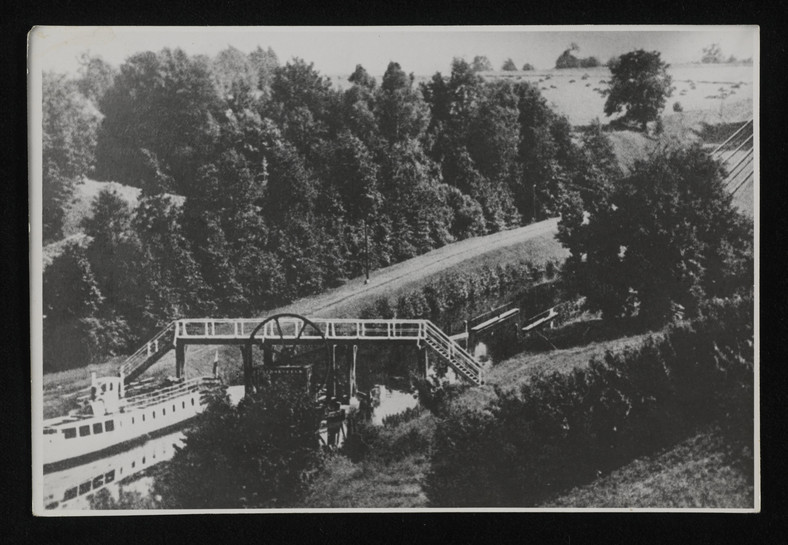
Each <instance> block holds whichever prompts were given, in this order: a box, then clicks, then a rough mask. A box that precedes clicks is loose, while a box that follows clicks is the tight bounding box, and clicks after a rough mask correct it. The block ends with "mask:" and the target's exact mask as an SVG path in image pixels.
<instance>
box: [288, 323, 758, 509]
mask: <svg viewBox="0 0 788 545" xmlns="http://www.w3.org/2000/svg"><path fill="white" fill-rule="evenodd" d="M653 334H654V332H642V331H641V332H634V331H629V332H627V331H620V330H619V331H618V334H616V330H615V329H611V328H608V327H606V326H605V325H604V324H603V323H601V322H600V321H598V320H594V319H589V317H588V316H582V317H580V318H579V319H577V320H575V321H574V322H572V323H569V324H566V325H565V326H563V327H561V328H559V329H557V330H555V331H554V332H550V333H549V334H548V337H549V339H550V341H551V342H552V343H553V344H555V345H556V346H557V347H558V349H557V350H552V351H549V352H536V351H531V352H528V351H527V352H523V353H520V354H518V355H516V356H514V357H512V358H509V359H507V360H505V361H503V362H501V363H499V364H498V365H496V366H495V367H494V368H493V369H492V371H491V372H490V373H489V374H488V375H487V376H486V381H487V382H486V384H485V385H484V386H482V387H479V388H471V389H468V390H466V391H465V392H463V393H462V394H461V395H460V396H459V397H458V398H457V399H455V400H454V401H453V403H454V405H455V406H458V407H463V408H469V409H475V410H483V409H484V407H485V405H486V404H487V402H488V401H489V400H491V399H492V398H493V396H494V388H495V387H499V388H502V389H504V390H517V389H519V388H520V386H521V385H523V384H525V383H527V382H529V381H530V380H531V379H532V378H533V377H535V376H536V375H538V374H541V373H547V372H552V371H557V372H559V373H564V374H568V373H570V372H571V371H572V370H574V369H578V368H583V367H585V366H587V364H588V362H589V360H590V359H592V358H600V357H602V356H603V355H604V354H605V352H607V351H611V352H618V351H620V350H622V349H624V348H626V347H631V346H636V345H638V344H640V343H641V342H642V341H643V340H644V339H645V338H646V337H647V336H649V335H653ZM657 334H659V333H657ZM586 341H588V342H587V343H586ZM581 343H583V344H581ZM573 345H574V346H573ZM437 422H438V420H437V419H436V417H435V416H433V415H432V414H431V413H429V412H426V411H424V412H422V414H420V415H419V416H418V417H416V418H414V419H413V420H410V421H407V422H405V423H403V424H400V425H399V426H396V427H391V428H384V429H383V430H382V432H381V433H380V435H379V437H378V438H377V440H376V441H375V443H374V447H373V448H372V450H371V451H370V452H369V453H368V454H367V455H366V457H364V458H363V459H362V460H361V461H359V462H356V463H353V462H352V461H351V460H349V459H348V458H346V457H345V456H337V457H334V458H332V459H330V460H329V461H328V463H327V465H326V467H325V469H324V471H323V472H322V473H321V475H320V476H319V477H318V479H317V481H316V482H315V483H314V484H313V486H312V492H311V494H310V495H309V496H308V497H307V498H306V499H305V500H304V502H303V506H304V507H329V508H330V507H335V508H350V507H353V508H375V507H378V508H395V507H396V508H419V507H427V506H428V501H427V497H426V495H425V494H424V492H423V489H422V484H423V483H424V482H425V479H426V475H427V473H428V471H429V469H430V463H429V457H430V453H431V444H432V441H433V435H434V432H435V429H436V426H437ZM747 459H748V457H747V456H746V455H744V453H738V452H734V450H733V448H732V447H731V446H730V445H728V444H727V443H726V440H725V438H724V436H723V435H722V434H721V433H719V431H718V430H717V428H716V427H714V426H710V427H707V428H703V429H701V430H699V431H698V432H697V433H696V434H695V435H693V436H691V437H689V438H685V439H683V440H681V441H680V442H678V443H677V444H675V445H673V446H670V447H667V448H664V449H661V450H659V451H657V452H655V453H653V454H650V455H648V456H643V457H640V458H638V459H636V460H634V461H632V462H631V463H629V464H627V465H625V466H622V467H620V468H618V469H615V470H613V471H612V472H610V473H609V474H607V475H601V476H600V477H599V478H598V479H597V480H596V481H594V482H592V483H589V484H587V485H584V486H581V487H577V488H575V489H571V490H567V491H564V492H561V493H560V494H559V495H558V496H556V497H553V498H552V499H550V500H548V501H546V502H545V503H544V504H542V505H541V506H542V507H550V508H561V507H581V508H582V507H627V508H648V507H655V508H720V507H724V508H749V507H752V505H753V478H752V475H753V471H752V468H751V467H744V466H743V465H742V460H747ZM750 459H751V458H750Z"/></svg>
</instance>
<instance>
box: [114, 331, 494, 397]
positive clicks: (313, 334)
mask: <svg viewBox="0 0 788 545" xmlns="http://www.w3.org/2000/svg"><path fill="white" fill-rule="evenodd" d="M263 321H264V320H261V319H259V318H257V319H255V318H216V319H214V318H199V319H182V320H176V321H174V322H172V323H170V324H169V325H168V326H167V327H166V328H165V329H163V330H162V331H160V332H159V333H158V334H157V335H156V336H155V337H154V338H153V339H151V340H150V341H148V342H147V343H146V344H145V345H144V346H143V347H142V348H140V349H139V350H137V352H135V353H134V354H132V355H131V356H130V357H129V358H128V359H127V360H126V361H125V362H124V363H123V365H122V366H121V371H122V373H123V375H124V376H126V377H128V376H129V375H130V374H131V373H133V372H134V371H135V370H137V369H139V368H140V367H141V366H143V365H144V364H145V363H146V362H148V361H149V358H150V357H151V356H153V355H155V354H157V353H158V352H159V350H160V349H161V348H163V347H165V346H167V347H172V346H174V344H175V342H176V341H177V340H178V339H182V340H185V341H187V342H188V340H194V341H206V340H214V341H217V342H221V341H229V340H235V341H237V340H243V339H248V338H249V336H250V335H251V334H252V332H253V331H254V330H255V328H257V327H258V326H259V325H260V324H261V323H263ZM310 321H311V322H312V323H313V324H314V327H316V328H317V329H319V330H320V331H319V332H318V331H315V329H314V327H310V326H309V325H308V324H307V323H306V322H305V321H304V320H301V319H299V318H297V317H289V316H288V317H282V318H279V320H278V321H269V322H267V323H266V324H265V325H264V327H262V328H261V329H260V330H259V331H257V332H256V333H255V338H256V339H260V340H265V339H276V340H282V341H298V340H302V341H310V340H312V341H314V340H320V339H323V338H325V339H326V340H328V341H339V340H345V341H347V340H362V339H363V340H382V341H385V340H401V341H415V342H422V341H425V340H430V341H431V343H432V344H434V345H435V346H434V347H437V348H438V349H440V350H443V351H444V352H445V354H446V357H447V359H448V360H449V363H450V364H451V365H452V367H454V368H455V370H457V371H458V372H460V373H461V374H462V375H463V376H464V377H466V378H468V379H470V380H471V381H473V382H475V383H477V384H480V383H481V367H480V366H479V363H478V362H477V361H476V360H475V359H474V358H473V356H471V355H470V354H469V353H468V352H467V351H465V349H463V348H462V347H461V346H460V345H459V344H457V343H456V342H455V341H454V340H452V339H451V338H450V337H449V336H448V335H446V334H445V333H444V332H443V331H441V330H440V329H438V327H436V326H435V324H433V323H432V322H430V321H429V320H399V319H377V320H376V319H369V320H355V319H332V318H314V319H311V320H310ZM169 334H172V339H168V338H166V337H167V335H169ZM164 343H168V344H164Z"/></svg>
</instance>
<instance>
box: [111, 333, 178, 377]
mask: <svg viewBox="0 0 788 545" xmlns="http://www.w3.org/2000/svg"><path fill="white" fill-rule="evenodd" d="M177 324H178V322H170V323H169V324H167V326H166V327H165V328H164V329H162V330H161V331H159V332H158V333H157V334H156V335H155V336H154V337H153V338H152V339H151V340H149V341H148V342H146V343H145V344H144V345H142V347H140V349H139V350H137V351H136V352H134V353H133V354H132V355H131V356H129V357H128V358H126V360H125V361H124V362H123V364H122V365H121V366H120V372H121V374H123V376H129V375H131V374H132V373H133V372H134V371H135V370H136V369H138V368H139V367H140V366H142V365H145V363H146V362H147V361H148V359H149V358H150V357H152V356H154V355H156V354H159V352H160V351H163V349H164V348H171V347H172V346H174V342H175V337H176V336H177V328H178V325H177ZM169 336H172V337H171V338H168V337H169Z"/></svg>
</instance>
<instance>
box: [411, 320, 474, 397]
mask: <svg viewBox="0 0 788 545" xmlns="http://www.w3.org/2000/svg"><path fill="white" fill-rule="evenodd" d="M422 326H423V328H424V334H425V337H428V338H429V339H430V340H432V341H433V342H435V343H437V344H438V346H440V347H441V348H443V349H444V350H445V351H446V352H447V353H448V355H449V358H450V359H452V360H455V359H456V360H459V361H460V362H461V363H462V364H463V365H464V366H465V367H467V368H468V369H469V370H470V371H471V372H472V373H473V375H474V376H473V377H471V378H472V379H473V380H474V381H476V382H481V375H482V368H481V365H479V363H478V362H477V361H476V359H475V358H474V357H473V356H471V355H470V354H469V353H468V352H467V351H466V350H465V349H464V348H462V347H461V346H460V345H459V344H457V343H456V342H454V341H453V340H452V339H450V338H449V337H448V336H447V335H446V334H445V333H444V332H443V331H441V330H440V329H438V328H437V327H436V326H435V324H433V323H432V322H430V321H429V320H424V321H423V323H422Z"/></svg>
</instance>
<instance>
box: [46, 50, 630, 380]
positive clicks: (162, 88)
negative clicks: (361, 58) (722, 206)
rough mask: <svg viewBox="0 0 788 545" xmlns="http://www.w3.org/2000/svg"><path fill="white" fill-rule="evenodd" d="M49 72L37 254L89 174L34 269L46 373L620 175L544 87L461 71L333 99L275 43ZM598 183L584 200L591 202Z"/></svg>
mask: <svg viewBox="0 0 788 545" xmlns="http://www.w3.org/2000/svg"><path fill="white" fill-rule="evenodd" d="M81 65H82V69H81V71H80V73H79V75H78V76H76V77H73V78H70V77H67V76H64V75H60V74H55V73H46V74H44V80H43V97H44V104H43V109H44V118H43V131H44V136H43V165H44V169H43V239H44V240H43V241H44V244H47V243H51V242H55V241H58V240H60V239H61V238H62V236H63V232H62V226H63V218H64V211H65V210H66V208H67V206H68V204H69V202H70V200H71V199H72V195H73V193H74V188H75V185H76V184H78V183H79V182H80V180H81V179H82V178H83V177H85V176H87V177H89V178H92V179H97V180H104V181H115V182H119V183H122V184H125V185H128V186H132V187H136V188H140V196H139V201H138V203H137V204H136V206H132V205H131V203H128V202H126V201H125V200H124V199H123V198H122V197H121V196H120V195H119V194H118V193H116V192H112V191H104V192H102V193H100V194H99V195H98V197H97V198H96V199H95V201H94V203H93V206H92V210H91V214H90V215H89V217H88V219H86V220H85V221H84V224H83V226H82V227H83V229H84V232H85V234H86V235H87V237H85V238H84V239H81V241H79V240H78V241H74V242H71V243H68V244H66V245H65V246H64V249H63V251H62V252H61V253H60V254H59V255H58V256H57V257H55V258H54V260H53V261H52V263H51V264H50V265H49V266H48V267H47V268H46V269H45V271H44V278H43V297H44V315H45V318H44V368H45V370H57V369H64V368H68V367H74V366H79V365H84V364H87V363H88V362H91V361H99V360H102V359H105V358H106V357H108V356H111V355H113V354H122V353H126V352H128V351H130V350H132V349H134V348H136V345H137V344H138V343H139V342H140V341H141V340H144V339H145V338H147V336H148V335H150V334H151V332H152V331H154V330H155V329H156V328H157V327H159V326H161V325H163V324H164V323H166V322H169V321H170V320H172V319H175V318H178V317H184V316H204V315H212V316H228V315H234V316H243V315H246V316H249V315H254V313H256V312H260V311H263V310H265V309H270V308H274V307H275V306H278V305H281V304H283V303H286V302H288V301H291V300H293V299H295V298H297V297H301V296H305V295H309V294H313V293H317V292H320V291H322V290H325V289H327V288H330V287H332V286H336V285H339V284H341V283H342V282H343V281H344V280H345V279H347V278H350V277H354V276H357V275H359V274H361V273H362V272H363V268H364V262H365V230H368V236H369V260H370V263H371V267H372V268H377V267H383V266H386V265H389V264H392V263H395V262H398V261H401V260H404V259H408V258H410V257H413V256H415V255H418V254H421V253H424V252H427V251H429V250H431V249H434V248H437V247H440V246H443V245H445V244H447V243H450V242H453V241H456V240H460V239H464V238H467V237H472V236H477V235H482V234H486V233H492V232H496V231H500V230H504V229H508V228H511V227H514V226H519V225H523V224H527V223H530V222H532V221H537V220H540V219H543V218H546V217H549V216H554V215H557V211H558V209H559V207H560V203H561V202H562V201H563V200H564V199H565V198H566V196H567V195H568V194H572V193H575V192H577V191H578V190H583V189H584V188H589V187H590V186H592V185H594V184H597V183H600V182H599V181H598V180H599V179H601V178H604V176H603V174H605V173H613V172H614V171H615V169H616V166H615V161H614V158H613V155H612V152H611V148H610V145H609V144H608V142H607V140H606V138H605V137H604V135H603V134H602V133H601V131H600V130H599V129H598V128H597V129H594V130H590V131H588V132H587V133H583V134H574V133H573V131H572V127H571V126H570V124H569V122H568V121H567V120H566V119H565V118H563V117H561V116H559V115H557V114H556V113H555V112H553V111H552V110H551V109H550V108H549V107H548V105H547V103H546V101H545V100H544V98H543V97H542V96H541V95H540V93H539V90H538V89H537V88H535V87H534V86H531V85H529V84H528V83H524V82H517V83H514V82H507V81H485V80H483V79H482V78H481V77H480V76H479V75H478V74H477V73H476V72H475V71H474V70H473V67H472V66H471V65H470V64H469V63H467V62H465V61H464V60H461V59H454V61H453V62H452V63H451V69H450V73H449V75H447V76H445V75H442V74H441V73H436V74H435V75H433V76H432V78H431V79H430V80H428V81H426V82H425V83H422V84H420V85H416V84H415V83H414V76H413V74H408V73H407V72H406V71H405V69H404V68H403V67H401V66H400V65H399V64H398V63H396V62H391V63H390V64H389V65H388V67H387V68H386V70H385V74H384V75H383V77H382V79H381V80H380V81H379V82H378V81H377V80H376V78H374V77H372V76H371V75H370V74H369V73H368V72H367V71H366V70H365V69H364V68H363V67H362V66H356V68H355V71H354V72H353V73H352V75H351V76H350V77H349V85H348V86H347V88H345V89H343V90H339V89H335V88H333V87H332V86H331V84H330V81H329V79H328V78H326V77H324V76H322V75H321V74H320V73H319V72H318V71H317V70H316V69H315V68H314V66H313V65H312V64H310V63H308V62H306V61H304V60H301V59H298V58H295V59H292V60H291V61H289V62H287V63H286V64H281V63H280V62H279V60H278V58H277V56H276V54H275V53H274V52H273V51H272V50H271V49H270V48H269V49H268V50H264V49H262V48H259V47H258V48H257V49H256V50H255V51H252V52H251V53H250V54H245V53H243V52H241V51H239V50H237V49H235V48H232V47H230V48H228V49H226V50H223V51H221V52H220V53H219V54H218V55H216V57H214V58H208V57H204V56H190V55H188V54H186V53H185V52H184V51H182V50H180V49H175V50H170V49H164V50H162V51H159V52H158V53H155V52H141V53H138V54H135V55H133V56H131V57H129V58H128V59H127V60H126V61H125V62H124V63H123V64H122V65H121V66H120V67H119V68H117V69H116V68H115V67H112V66H110V65H109V64H107V63H106V62H104V61H103V60H102V59H101V58H98V57H91V56H88V55H85V56H84V57H83V58H82V64H81ZM591 189H593V188H591Z"/></svg>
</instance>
